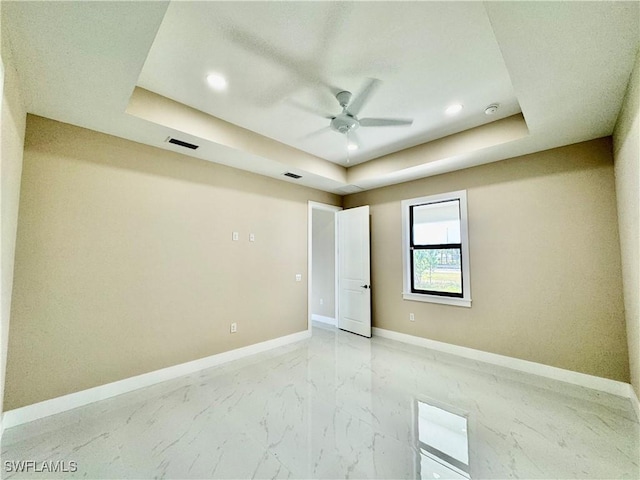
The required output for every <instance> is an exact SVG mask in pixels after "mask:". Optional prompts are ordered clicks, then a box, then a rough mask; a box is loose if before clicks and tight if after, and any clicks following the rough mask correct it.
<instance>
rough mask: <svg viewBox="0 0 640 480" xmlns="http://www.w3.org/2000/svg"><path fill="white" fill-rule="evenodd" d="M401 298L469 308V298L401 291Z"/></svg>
mask: <svg viewBox="0 0 640 480" xmlns="http://www.w3.org/2000/svg"><path fill="white" fill-rule="evenodd" d="M402 298H403V299H405V300H411V301H414V302H428V303H440V304H443V305H453V306H456V307H466V308H471V299H469V298H454V297H441V296H439V295H425V294H421V293H403V294H402Z"/></svg>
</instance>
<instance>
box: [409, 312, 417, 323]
mask: <svg viewBox="0 0 640 480" xmlns="http://www.w3.org/2000/svg"><path fill="white" fill-rule="evenodd" d="M409 321H410V322H415V321H416V317H415V315H414V314H413V313H410V314H409Z"/></svg>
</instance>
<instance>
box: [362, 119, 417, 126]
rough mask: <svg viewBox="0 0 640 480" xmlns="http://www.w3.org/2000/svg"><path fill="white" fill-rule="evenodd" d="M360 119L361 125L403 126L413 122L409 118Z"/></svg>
mask: <svg viewBox="0 0 640 480" xmlns="http://www.w3.org/2000/svg"><path fill="white" fill-rule="evenodd" d="M358 121H359V122H360V126H361V127H401V126H403V125H411V124H412V123H413V120H411V119H409V118H361V119H359V120H358Z"/></svg>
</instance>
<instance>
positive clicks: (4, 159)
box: [0, 10, 27, 436]
mask: <svg viewBox="0 0 640 480" xmlns="http://www.w3.org/2000/svg"><path fill="white" fill-rule="evenodd" d="M2 23H4V17H3V16H2V11H1V10H0V24H2ZM0 39H1V40H0V41H1V45H0V47H1V48H0V53H1V59H2V64H3V67H4V78H3V79H2V87H1V88H0V94H1V97H2V108H1V115H2V116H1V120H0V126H1V128H0V149H1V154H0V178H1V182H0V210H1V212H2V221H1V223H0V242H1V249H0V250H1V252H0V266H1V275H0V352H1V358H0V362H1V363H0V436H1V435H2V419H1V415H2V412H3V410H4V409H3V406H4V385H5V373H6V364H7V347H8V340H9V321H10V318H9V316H10V313H11V293H12V290H13V265H14V257H15V246H16V232H17V225H18V204H19V199H20V180H21V176H22V156H23V151H24V138H25V128H26V117H27V111H26V108H25V103H24V100H23V98H24V97H23V92H22V91H21V89H20V85H21V82H20V81H19V78H18V72H17V70H16V68H15V66H14V63H13V55H12V51H11V45H10V41H9V37H8V32H7V29H6V27H5V28H2V31H1V32H0Z"/></svg>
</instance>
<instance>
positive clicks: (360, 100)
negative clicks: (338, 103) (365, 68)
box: [347, 78, 381, 115]
mask: <svg viewBox="0 0 640 480" xmlns="http://www.w3.org/2000/svg"><path fill="white" fill-rule="evenodd" d="M380 83H381V82H380V80H378V79H376V78H370V79H369V80H368V82H367V83H366V84H365V85H364V87H363V88H362V90H360V91H359V92H358V94H357V95H356V96H355V97H354V98H353V99H352V100H351V102H350V103H349V105H347V110H348V112H349V113H350V114H351V115H357V114H358V113H359V112H360V110H362V107H364V106H365V104H366V103H367V102H368V101H369V99H370V98H371V95H372V94H373V92H375V91H376V90H377V89H378V87H379V86H380Z"/></svg>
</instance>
